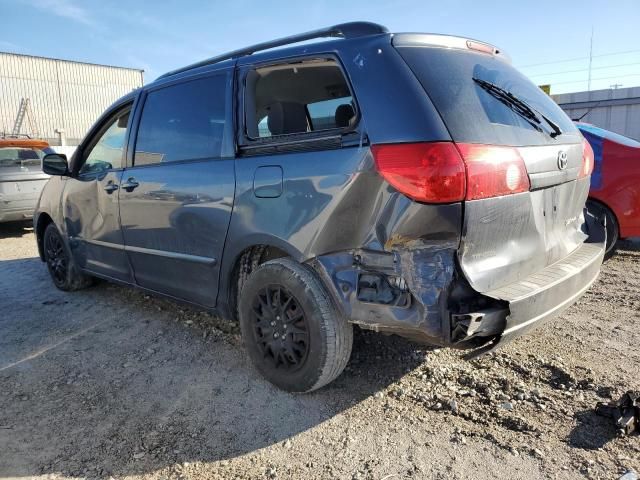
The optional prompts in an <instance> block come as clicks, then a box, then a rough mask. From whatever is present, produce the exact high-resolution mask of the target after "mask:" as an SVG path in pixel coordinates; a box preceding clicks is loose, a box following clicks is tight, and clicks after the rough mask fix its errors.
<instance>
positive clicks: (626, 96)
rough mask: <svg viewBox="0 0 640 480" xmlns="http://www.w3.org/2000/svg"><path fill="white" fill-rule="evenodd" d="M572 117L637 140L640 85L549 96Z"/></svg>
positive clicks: (639, 116)
mask: <svg viewBox="0 0 640 480" xmlns="http://www.w3.org/2000/svg"><path fill="white" fill-rule="evenodd" d="M552 98H553V99H554V100H555V101H556V103H557V104H558V105H560V107H561V108H562V109H563V110H564V111H565V112H566V113H567V115H569V117H571V118H573V119H577V118H580V117H581V116H582V115H584V114H585V113H586V112H589V113H587V115H585V116H584V118H583V119H582V121H583V122H587V123H592V124H593V125H595V126H597V127H601V128H605V129H607V130H611V131H612V132H616V133H619V134H621V135H625V136H627V137H630V138H633V139H635V140H640V87H631V88H619V89H617V90H616V89H607V90H593V91H591V92H576V93H563V94H560V95H552Z"/></svg>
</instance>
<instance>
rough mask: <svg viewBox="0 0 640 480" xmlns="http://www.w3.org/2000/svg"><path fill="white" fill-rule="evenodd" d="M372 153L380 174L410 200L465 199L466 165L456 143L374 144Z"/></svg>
mask: <svg viewBox="0 0 640 480" xmlns="http://www.w3.org/2000/svg"><path fill="white" fill-rule="evenodd" d="M371 151H372V153H373V157H374V159H375V162H376V167H377V169H378V172H379V173H380V175H382V176H383V177H384V179H385V180H386V181H387V182H389V183H390V184H391V185H392V186H393V187H395V188H396V189H397V190H399V191H400V192H401V193H403V194H405V195H406V196H407V197H409V198H412V199H413V200H417V201H419V202H427V203H451V202H459V201H461V200H463V199H464V194H465V168H464V162H463V161H462V158H461V157H460V153H459V152H458V150H457V149H456V147H455V145H454V144H453V143H451V142H436V143H396V144H384V145H373V146H372V147H371Z"/></svg>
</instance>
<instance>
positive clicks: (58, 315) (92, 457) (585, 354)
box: [0, 225, 640, 480]
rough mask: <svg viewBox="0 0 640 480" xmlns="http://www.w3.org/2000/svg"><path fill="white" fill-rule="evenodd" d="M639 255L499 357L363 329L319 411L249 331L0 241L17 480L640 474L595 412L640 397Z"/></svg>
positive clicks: (626, 445)
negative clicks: (58, 276)
mask: <svg viewBox="0 0 640 480" xmlns="http://www.w3.org/2000/svg"><path fill="white" fill-rule="evenodd" d="M639 346H640V244H639V243H631V242H627V243H624V244H623V245H622V246H621V248H620V251H619V253H618V254H617V255H616V256H615V257H614V258H613V259H611V260H610V261H609V262H607V263H606V265H605V266H604V268H603V271H602V274H601V276H600V279H599V280H598V282H597V284H596V285H595V286H594V287H592V288H591V290H590V291H589V292H588V293H587V294H586V295H585V297H584V298H583V299H582V300H581V301H580V302H579V304H577V305H575V306H573V307H572V308H571V309H570V310H568V311H567V312H566V313H565V314H564V315H563V316H562V317H560V318H558V319H556V320H554V321H553V322H550V323H548V324H546V325H545V326H543V327H542V328H540V329H538V330H536V331H534V332H533V333H531V334H529V335H528V336H526V337H523V338H520V339H518V340H517V341H515V342H514V343H512V344H511V345H509V346H507V347H506V348H504V349H503V350H502V351H501V352H499V353H498V354H495V355H492V356H489V357H485V358H483V359H481V360H476V361H472V362H466V361H464V360H463V359H462V354H461V353H460V352H456V351H450V350H443V349H432V348H427V347H423V346H417V345H415V344H412V343H410V342H408V341H405V340H402V339H400V338H397V337H388V336H383V335H380V334H376V333H372V332H363V331H359V330H358V331H357V332H356V338H355V344H354V349H353V355H352V358H351V361H350V363H349V365H348V367H347V370H346V371H345V373H344V374H343V375H342V376H341V377H340V378H338V380H337V381H335V382H334V383H332V384H331V385H329V386H328V387H326V388H324V389H322V390H320V391H318V392H315V393H312V394H308V395H290V394H287V393H283V392H281V391H279V390H276V389H275V388H274V387H272V386H271V385H270V384H268V383H267V382H265V381H264V380H262V379H261V378H260V377H259V376H258V374H257V373H256V371H255V370H254V369H253V368H252V367H251V365H250V364H249V361H248V359H247V357H246V356H245V354H244V352H243V350H242V348H241V346H240V339H239V335H238V327H237V325H232V324H228V323H225V322H222V321H220V320H218V319H216V318H215V317H213V316H212V315H210V314H207V313H203V312H197V311H194V310H190V309H188V308H185V307H184V306H180V305H176V304H172V303H170V302H168V301H165V300H160V299H156V298H152V297H149V296H148V295H145V294H144V293H141V292H139V291H135V290H131V289H126V288H122V287H119V286H115V285H110V284H108V283H104V282H102V283H99V284H98V285H96V286H95V287H93V288H91V289H88V290H84V291H81V292H76V293H71V294H68V293H63V292H60V291H58V290H56V289H55V288H54V286H53V284H52V283H51V282H50V280H49V277H48V273H47V271H46V268H45V266H44V264H42V263H41V262H40V260H39V259H38V258H37V251H36V246H35V240H34V235H33V232H32V230H31V229H29V228H28V226H23V225H9V226H8V225H0V477H1V478H56V479H57V478H110V477H112V478H114V479H120V478H136V479H138V478H139V479H165V478H166V479H169V478H170V479H178V478H186V479H205V478H207V479H208V478H225V479H226V478H279V479H286V478H295V479H311V478H340V479H352V478H353V479H380V480H383V479H385V480H390V479H402V478H435V479H443V478H457V479H470V478H474V479H485V478H497V479H513V478H518V479H542V478H558V479H573V478H594V479H596V478H597V479H600V478H601V479H617V478H619V477H620V476H621V475H622V474H624V473H625V472H627V471H629V470H631V469H633V470H635V471H640V436H632V437H626V438H625V437H619V436H617V435H616V432H615V429H614V427H613V426H612V425H610V423H609V420H608V419H605V418H602V417H598V416H596V415H595V414H594V413H593V407H594V405H595V403H596V402H597V401H601V400H608V399H610V398H612V397H613V398H618V397H619V396H620V395H621V394H622V393H624V391H626V390H629V389H635V390H640V348H639Z"/></svg>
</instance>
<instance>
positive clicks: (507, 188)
mask: <svg viewBox="0 0 640 480" xmlns="http://www.w3.org/2000/svg"><path fill="white" fill-rule="evenodd" d="M457 147H458V149H459V150H460V154H461V155H462V158H463V159H464V163H465V164H466V166H467V195H466V199H467V200H478V199H480V198H489V197H499V196H501V195H510V194H512V193H519V192H526V191H528V190H529V187H530V184H529V176H528V174H527V169H526V167H525V164H524V160H523V159H522V157H521V156H520V153H518V150H517V149H515V148H512V147H501V146H494V145H480V144H474V143H459V144H457Z"/></svg>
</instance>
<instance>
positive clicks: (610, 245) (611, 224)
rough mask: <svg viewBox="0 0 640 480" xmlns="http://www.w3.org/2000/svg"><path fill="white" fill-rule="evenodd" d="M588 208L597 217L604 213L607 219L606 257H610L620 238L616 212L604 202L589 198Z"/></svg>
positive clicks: (606, 258)
mask: <svg viewBox="0 0 640 480" xmlns="http://www.w3.org/2000/svg"><path fill="white" fill-rule="evenodd" d="M587 210H589V212H591V213H592V214H593V215H594V216H595V217H596V218H600V217H602V216H603V215H604V217H605V218H606V220H607V245H606V247H605V253H604V259H605V260H608V259H610V258H611V257H612V256H613V254H614V253H615V252H616V243H618V240H619V239H620V228H619V227H618V220H617V219H616V216H615V214H614V213H613V212H612V211H611V210H610V209H609V208H608V207H606V206H605V205H604V204H602V203H600V202H596V201H594V200H587Z"/></svg>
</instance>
